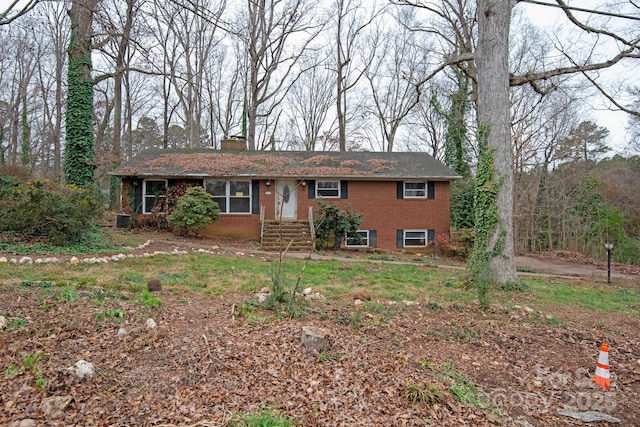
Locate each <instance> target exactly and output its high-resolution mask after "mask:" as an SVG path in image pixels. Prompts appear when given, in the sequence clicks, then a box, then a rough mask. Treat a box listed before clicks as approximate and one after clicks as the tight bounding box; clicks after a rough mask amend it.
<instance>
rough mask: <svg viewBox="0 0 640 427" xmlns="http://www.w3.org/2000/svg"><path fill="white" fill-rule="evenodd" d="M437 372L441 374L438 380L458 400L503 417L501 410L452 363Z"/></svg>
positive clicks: (446, 364)
mask: <svg viewBox="0 0 640 427" xmlns="http://www.w3.org/2000/svg"><path fill="white" fill-rule="evenodd" d="M437 371H438V372H439V373H440V377H439V378H438V380H439V381H440V382H442V383H443V384H445V386H446V387H447V391H448V392H449V393H451V394H452V395H453V397H455V398H456V400H458V401H459V402H461V403H465V404H469V405H473V406H476V407H478V408H482V409H488V410H490V411H492V412H495V413H497V414H499V415H501V413H500V409H499V408H498V407H497V406H495V405H494V404H493V403H491V401H490V400H489V399H488V398H487V397H485V396H483V395H482V394H480V393H479V392H478V390H477V389H476V386H475V384H474V383H473V381H471V380H470V379H468V378H467V377H465V376H464V375H462V374H461V373H460V372H458V371H457V370H455V368H454V365H453V362H452V361H449V362H447V363H445V364H444V365H443V366H442V367H440V368H437Z"/></svg>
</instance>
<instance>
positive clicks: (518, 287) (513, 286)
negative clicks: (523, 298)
mask: <svg viewBox="0 0 640 427" xmlns="http://www.w3.org/2000/svg"><path fill="white" fill-rule="evenodd" d="M500 289H502V290H503V291H505V292H528V291H529V290H530V288H529V285H527V284H526V283H524V282H521V281H519V282H513V283H505V284H503V285H501V286H500Z"/></svg>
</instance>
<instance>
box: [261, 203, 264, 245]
mask: <svg viewBox="0 0 640 427" xmlns="http://www.w3.org/2000/svg"><path fill="white" fill-rule="evenodd" d="M263 238H264V205H260V244H262V239H263Z"/></svg>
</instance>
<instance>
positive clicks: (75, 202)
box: [0, 180, 102, 246]
mask: <svg viewBox="0 0 640 427" xmlns="http://www.w3.org/2000/svg"><path fill="white" fill-rule="evenodd" d="M2 193H3V194H2V202H1V203H0V231H3V232H12V233H16V234H21V235H27V236H36V237H43V238H45V239H46V240H47V243H49V244H52V245H56V246H64V245H68V244H71V243H80V242H83V241H86V240H88V239H89V238H90V236H91V235H92V234H93V233H94V231H95V230H96V228H97V221H98V218H100V216H101V215H102V206H101V197H102V196H101V194H100V192H99V191H98V190H97V189H96V188H79V187H76V186H74V185H61V184H57V183H54V182H52V181H48V180H44V181H30V182H26V183H21V184H18V185H15V186H13V187H11V188H9V187H4V189H3V191H2Z"/></svg>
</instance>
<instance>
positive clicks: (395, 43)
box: [365, 9, 432, 152]
mask: <svg viewBox="0 0 640 427" xmlns="http://www.w3.org/2000/svg"><path fill="white" fill-rule="evenodd" d="M399 13H400V14H401V15H403V16H401V17H399V20H400V21H401V22H402V25H400V27H399V28H396V27H395V26H393V27H391V28H388V30H387V31H386V32H384V33H382V34H379V38H380V46H379V48H378V50H377V52H376V54H375V56H374V57H373V61H372V64H371V66H370V67H368V68H367V70H366V72H365V76H366V78H367V81H368V82H369V87H370V89H371V94H372V95H373V104H374V113H373V114H374V116H375V117H376V118H377V119H378V123H379V126H380V132H381V134H382V137H383V141H384V142H383V147H382V151H387V152H392V151H393V148H394V143H395V138H396V134H397V133H398V130H399V128H400V126H401V124H402V122H403V120H404V119H405V118H406V117H407V116H408V115H409V113H410V112H411V110H412V109H413V108H414V107H415V106H416V105H417V104H418V103H419V102H420V97H421V95H422V91H423V85H424V84H425V83H426V80H424V77H425V76H426V75H428V74H429V68H430V65H431V64H430V57H431V56H432V52H431V49H430V47H429V46H428V45H427V44H426V43H425V41H424V40H423V39H421V38H420V37H418V36H419V35H421V34H422V33H417V32H414V31H411V30H410V29H409V28H410V27H413V26H415V25H414V24H413V23H412V22H413V21H415V17H414V16H413V15H414V11H412V10H410V9H404V10H401V11H400V12H399Z"/></svg>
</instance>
